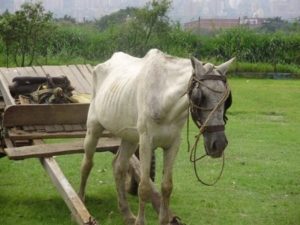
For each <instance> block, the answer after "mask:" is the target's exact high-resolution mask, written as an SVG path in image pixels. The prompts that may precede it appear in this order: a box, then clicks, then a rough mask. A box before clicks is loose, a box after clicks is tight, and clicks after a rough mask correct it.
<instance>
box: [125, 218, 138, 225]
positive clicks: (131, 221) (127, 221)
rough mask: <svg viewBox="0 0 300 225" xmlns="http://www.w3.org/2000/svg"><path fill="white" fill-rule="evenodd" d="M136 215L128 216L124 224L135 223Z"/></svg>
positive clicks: (131, 224) (133, 224)
mask: <svg viewBox="0 0 300 225" xmlns="http://www.w3.org/2000/svg"><path fill="white" fill-rule="evenodd" d="M135 221H136V217H135V216H130V217H128V218H126V219H125V224H126V225H135Z"/></svg>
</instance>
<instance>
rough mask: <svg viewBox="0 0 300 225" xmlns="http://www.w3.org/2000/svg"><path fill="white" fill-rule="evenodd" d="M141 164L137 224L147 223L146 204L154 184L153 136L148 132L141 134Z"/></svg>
mask: <svg viewBox="0 0 300 225" xmlns="http://www.w3.org/2000/svg"><path fill="white" fill-rule="evenodd" d="M139 156H140V165H141V180H140V183H139V189H138V195H139V212H138V216H137V220H136V223H135V225H144V224H145V205H146V203H147V202H149V201H150V200H151V196H152V185H151V179H150V169H151V157H152V138H151V137H150V136H149V135H147V134H146V133H144V134H142V135H140V152H139Z"/></svg>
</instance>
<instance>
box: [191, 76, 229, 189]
mask: <svg viewBox="0 0 300 225" xmlns="http://www.w3.org/2000/svg"><path fill="white" fill-rule="evenodd" d="M204 80H221V81H223V82H224V84H225V87H226V90H225V92H224V95H223V96H222V98H221V99H220V101H219V102H218V103H217V104H216V106H215V107H214V108H212V109H210V108H203V107H200V106H198V105H196V104H194V102H193V101H192V100H191V98H190V97H189V107H188V108H189V110H188V119H187V145H188V152H190V161H191V162H192V163H193V168H194V172H195V175H196V178H197V180H198V181H199V182H200V183H202V184H204V185H206V186H213V185H215V184H216V183H217V182H218V181H219V179H220V178H221V176H222V174H223V171H224V166H225V154H224V152H223V154H222V167H221V170H220V173H219V175H218V177H217V178H216V180H215V181H214V182H212V183H207V182H205V181H203V180H202V179H201V178H200V176H199V173H198V169H197V162H198V161H201V160H202V159H203V158H205V157H206V156H208V154H207V153H206V154H204V155H202V156H200V157H198V156H197V155H198V154H197V146H198V143H199V140H200V137H201V135H203V133H204V132H205V131H206V132H217V131H223V130H224V129H225V128H224V125H215V126H208V125H207V124H208V122H209V121H210V120H211V118H212V116H213V114H214V113H215V112H216V111H217V110H218V109H219V108H220V107H221V106H222V105H223V104H224V103H225V101H226V100H227V98H228V97H229V95H230V88H229V86H228V84H227V82H226V77H225V76H217V75H204V76H202V79H201V80H200V79H197V78H196V77H195V76H194V75H192V77H191V79H190V81H189V85H188V90H187V93H188V94H189V93H191V91H192V89H193V88H194V86H193V84H199V85H198V88H199V87H200V85H201V86H204V87H206V88H207V89H209V90H210V91H212V92H215V93H223V92H222V91H219V90H215V89H213V88H211V87H209V86H208V85H206V84H205V83H204ZM195 109H198V110H203V111H210V113H209V114H208V116H207V118H206V120H205V121H204V123H203V124H201V121H199V120H197V119H196V118H195V117H194V116H193V113H195ZM190 113H191V114H192V119H193V121H194V123H195V125H196V126H197V127H198V128H199V132H198V135H196V136H195V138H196V139H195V141H194V144H193V145H192V147H191V143H190V140H189V134H190V132H189V130H190V129H189V128H190V122H189V118H190Z"/></svg>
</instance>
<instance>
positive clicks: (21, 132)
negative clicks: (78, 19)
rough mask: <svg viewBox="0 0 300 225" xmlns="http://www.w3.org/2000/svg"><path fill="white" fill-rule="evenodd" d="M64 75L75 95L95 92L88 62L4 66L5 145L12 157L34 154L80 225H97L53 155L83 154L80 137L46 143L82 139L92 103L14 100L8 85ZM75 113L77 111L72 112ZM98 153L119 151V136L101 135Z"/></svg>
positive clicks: (0, 74) (0, 83)
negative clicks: (26, 78)
mask: <svg viewBox="0 0 300 225" xmlns="http://www.w3.org/2000/svg"><path fill="white" fill-rule="evenodd" d="M46 74H49V75H50V76H61V75H63V76H66V77H67V78H68V79H69V80H70V81H71V85H72V86H73V87H74V88H75V90H74V93H75V94H76V93H77V94H80V93H84V94H91V92H92V67H91V66H90V65H70V66H41V67H24V68H0V90H1V93H2V101H1V104H0V110H1V123H2V127H1V128H2V129H1V149H0V153H1V154H5V155H7V157H8V158H9V159H12V160H19V159H26V158H32V157H36V158H39V159H40V162H41V164H42V165H43V167H44V169H45V170H46V172H47V173H48V175H49V176H50V178H51V180H52V182H53V184H54V185H55V186H56V188H57V190H58V192H59V193H60V195H61V196H62V198H63V199H64V201H65V203H66V204H67V206H68V208H69V209H70V211H71V213H72V215H73V217H74V218H75V220H76V222H77V223H78V224H81V225H87V224H89V225H92V224H98V222H97V221H95V219H93V217H92V216H91V215H90V213H89V212H88V210H87V209H86V207H85V205H84V204H83V202H82V201H81V200H80V198H79V197H78V195H77V193H76V192H75V191H74V189H73V187H72V186H71V185H70V183H69V182H68V179H67V178H66V177H65V176H64V174H63V172H62V170H61V169H60V167H59V165H58V163H57V162H56V160H55V158H54V157H53V156H55V155H64V154H73V153H81V152H83V146H82V140H79V141H76V142H72V143H67V144H46V143H45V142H44V140H45V139H48V138H83V137H84V135H85V131H86V125H85V123H86V117H87V112H88V107H89V104H79V103H78V104H77V103H76V104H56V105H54V104H51V105H39V104H25V105H22V104H16V103H15V99H14V98H13V97H12V96H11V94H10V91H9V88H8V87H9V85H10V84H11V83H12V79H13V78H14V77H17V76H43V77H45V76H46ZM74 112H76V113H74ZM99 143H101V144H100V145H98V146H97V151H98V152H99V151H100V152H102V151H111V152H116V151H117V149H118V147H119V143H120V141H119V139H117V138H113V137H109V135H107V137H104V138H102V140H101V141H100V142H99Z"/></svg>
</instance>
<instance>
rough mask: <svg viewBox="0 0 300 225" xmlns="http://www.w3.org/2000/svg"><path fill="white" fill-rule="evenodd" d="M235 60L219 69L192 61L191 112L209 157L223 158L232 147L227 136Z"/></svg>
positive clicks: (195, 60)
mask: <svg viewBox="0 0 300 225" xmlns="http://www.w3.org/2000/svg"><path fill="white" fill-rule="evenodd" d="M233 60H234V59H231V60H229V61H228V62H225V63H223V64H221V65H219V66H214V65H212V64H211V63H206V64H203V63H202V62H200V61H198V60H197V59H195V58H192V60H191V61H192V65H193V68H194V73H193V75H192V78H191V81H190V85H189V98H190V103H191V104H190V105H191V107H190V111H191V115H192V118H193V120H194V122H195V124H196V125H197V126H198V127H199V129H200V131H201V133H202V134H203V137H204V147H205V150H206V154H207V155H209V156H211V157H213V158H217V157H221V156H222V155H223V152H224V150H225V148H226V146H227V144H228V140H227V138H226V135H225V124H226V120H227V117H226V110H227V109H228V108H229V107H230V106H231V103H232V98H231V92H230V89H229V86H228V84H227V77H226V72H227V70H228V67H229V65H230V64H231V63H232V62H233Z"/></svg>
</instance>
